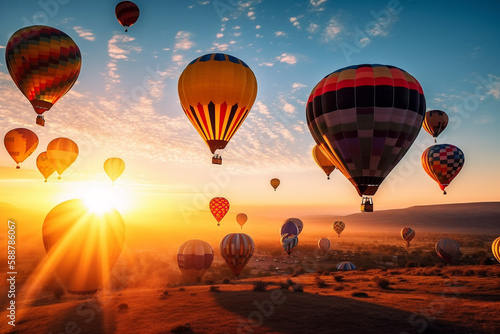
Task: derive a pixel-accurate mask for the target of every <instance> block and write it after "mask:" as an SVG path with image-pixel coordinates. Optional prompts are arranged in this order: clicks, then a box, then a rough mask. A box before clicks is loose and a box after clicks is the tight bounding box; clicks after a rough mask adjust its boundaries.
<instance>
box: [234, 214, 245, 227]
mask: <svg viewBox="0 0 500 334" xmlns="http://www.w3.org/2000/svg"><path fill="white" fill-rule="evenodd" d="M247 220H248V216H247V215H246V214H244V213H238V215H237V216H236V221H237V222H238V224H240V226H241V228H243V225H245V223H246V222H247Z"/></svg>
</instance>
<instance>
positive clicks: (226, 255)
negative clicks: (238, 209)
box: [219, 233, 255, 276]
mask: <svg viewBox="0 0 500 334" xmlns="http://www.w3.org/2000/svg"><path fill="white" fill-rule="evenodd" d="M219 249H220V254H221V256H222V258H223V259H224V261H226V263H227V265H228V266H229V269H231V271H232V272H233V274H234V275H235V276H238V275H239V274H240V273H241V271H242V270H243V268H245V266H246V265H247V263H248V261H250V258H251V257H252V255H253V251H254V249H255V244H254V242H253V239H252V238H251V237H250V236H249V235H247V234H244V233H231V234H228V235H226V236H225V237H224V238H222V240H221V241H220V244H219Z"/></svg>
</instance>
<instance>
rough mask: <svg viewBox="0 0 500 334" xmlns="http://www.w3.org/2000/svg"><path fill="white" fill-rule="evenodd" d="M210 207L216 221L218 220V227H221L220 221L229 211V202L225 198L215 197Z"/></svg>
mask: <svg viewBox="0 0 500 334" xmlns="http://www.w3.org/2000/svg"><path fill="white" fill-rule="evenodd" d="M208 207H209V209H210V212H211V213H212V215H213V216H214V218H215V220H217V226H220V221H221V220H222V218H224V216H225V215H226V213H227V212H228V211H229V201H228V200H227V199H225V198H224V197H214V198H212V199H211V200H210V203H209V204H208Z"/></svg>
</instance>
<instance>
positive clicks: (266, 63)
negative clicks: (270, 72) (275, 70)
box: [259, 62, 274, 67]
mask: <svg viewBox="0 0 500 334" xmlns="http://www.w3.org/2000/svg"><path fill="white" fill-rule="evenodd" d="M259 66H267V67H271V66H274V63H270V62H263V63H260V64H259Z"/></svg>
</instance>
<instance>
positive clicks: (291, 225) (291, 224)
mask: <svg viewBox="0 0 500 334" xmlns="http://www.w3.org/2000/svg"><path fill="white" fill-rule="evenodd" d="M297 221H300V219H297V218H289V219H287V220H285V221H284V222H283V224H282V225H281V228H280V235H283V234H286V233H288V234H293V235H299V234H300V230H299V227H298V226H297V224H296V222H297ZM300 222H301V223H302V221H300Z"/></svg>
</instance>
